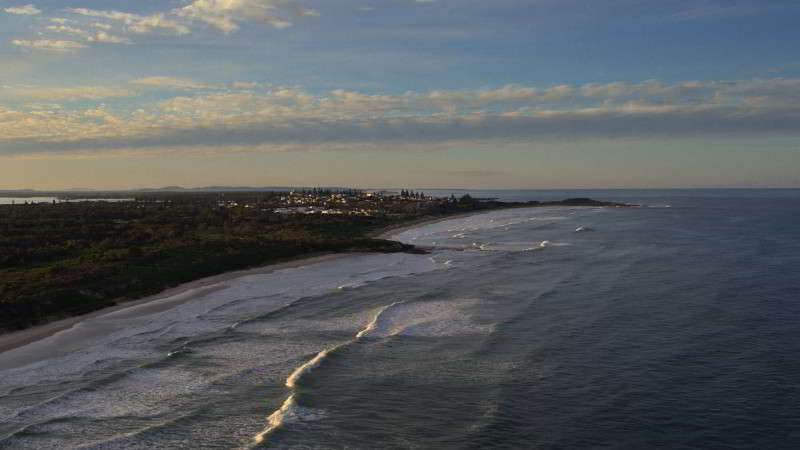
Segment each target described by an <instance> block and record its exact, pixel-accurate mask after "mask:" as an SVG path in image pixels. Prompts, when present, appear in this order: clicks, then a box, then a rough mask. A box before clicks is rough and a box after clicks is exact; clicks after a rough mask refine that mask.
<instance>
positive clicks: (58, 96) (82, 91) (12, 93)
mask: <svg viewBox="0 0 800 450" xmlns="http://www.w3.org/2000/svg"><path fill="white" fill-rule="evenodd" d="M131 95H133V92H132V91H130V90H128V89H119V88H111V87H104V86H73V87H52V86H2V87H0V99H32V100H49V101H59V100H60V101H69V100H82V99H88V100H99V99H104V98H111V97H128V96H131Z"/></svg>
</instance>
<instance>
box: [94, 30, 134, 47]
mask: <svg viewBox="0 0 800 450" xmlns="http://www.w3.org/2000/svg"><path fill="white" fill-rule="evenodd" d="M87 40H88V41H90V42H105V43H108V44H131V43H132V42H131V40H130V39H128V38H124V37H119V36H114V35H113V34H108V33H106V32H105V31H98V32H97V33H94V34H93V35H92V36H89V37H88V38H87Z"/></svg>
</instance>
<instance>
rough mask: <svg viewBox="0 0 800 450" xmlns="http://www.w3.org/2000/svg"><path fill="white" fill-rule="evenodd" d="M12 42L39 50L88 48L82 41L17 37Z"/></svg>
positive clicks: (66, 50)
mask: <svg viewBox="0 0 800 450" xmlns="http://www.w3.org/2000/svg"><path fill="white" fill-rule="evenodd" d="M11 43H12V44H14V45H16V46H19V47H25V48H31V49H37V50H49V51H55V52H69V51H73V50H77V49H81V48H86V45H84V44H81V43H80V42H75V41H61V40H50V39H39V40H35V41H28V40H19V39H15V40H13V41H11Z"/></svg>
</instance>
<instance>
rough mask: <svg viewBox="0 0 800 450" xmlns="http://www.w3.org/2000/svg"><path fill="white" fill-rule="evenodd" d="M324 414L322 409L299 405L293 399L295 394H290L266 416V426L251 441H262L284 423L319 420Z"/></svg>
mask: <svg viewBox="0 0 800 450" xmlns="http://www.w3.org/2000/svg"><path fill="white" fill-rule="evenodd" d="M325 416H326V414H325V412H324V411H322V410H319V409H312V408H305V407H302V406H299V405H298V404H297V401H296V400H295V394H291V395H290V396H289V397H288V398H287V399H286V401H284V402H283V404H282V405H281V407H280V408H278V409H277V410H275V412H273V413H272V414H270V415H269V417H267V427H266V428H265V429H264V431H262V432H260V433H258V434H257V435H256V436H255V437H254V438H253V441H254V442H255V443H256V444H261V443H263V442H264V441H265V440H266V439H267V437H269V435H270V434H272V433H273V432H274V431H275V430H277V429H278V428H280V427H282V426H283V425H284V424H287V423H296V422H309V421H314V420H321V419H323V418H324V417H325Z"/></svg>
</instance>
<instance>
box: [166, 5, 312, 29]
mask: <svg viewBox="0 0 800 450" xmlns="http://www.w3.org/2000/svg"><path fill="white" fill-rule="evenodd" d="M174 13H176V14H178V15H181V16H183V17H187V18H190V19H193V20H198V21H201V22H205V23H206V24H208V25H211V26H212V27H214V28H217V29H218V30H220V31H223V32H225V33H231V32H233V31H236V30H238V29H239V26H240V23H242V22H257V23H265V24H268V25H271V26H273V27H275V28H286V27H289V26H291V25H292V21H293V20H294V19H295V18H299V17H308V16H316V15H318V13H317V12H316V11H314V10H312V9H308V8H303V7H300V6H298V5H297V4H296V2H294V1H292V0H194V1H193V2H192V3H190V4H188V5H186V6H184V7H183V8H178V9H176V10H174Z"/></svg>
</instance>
